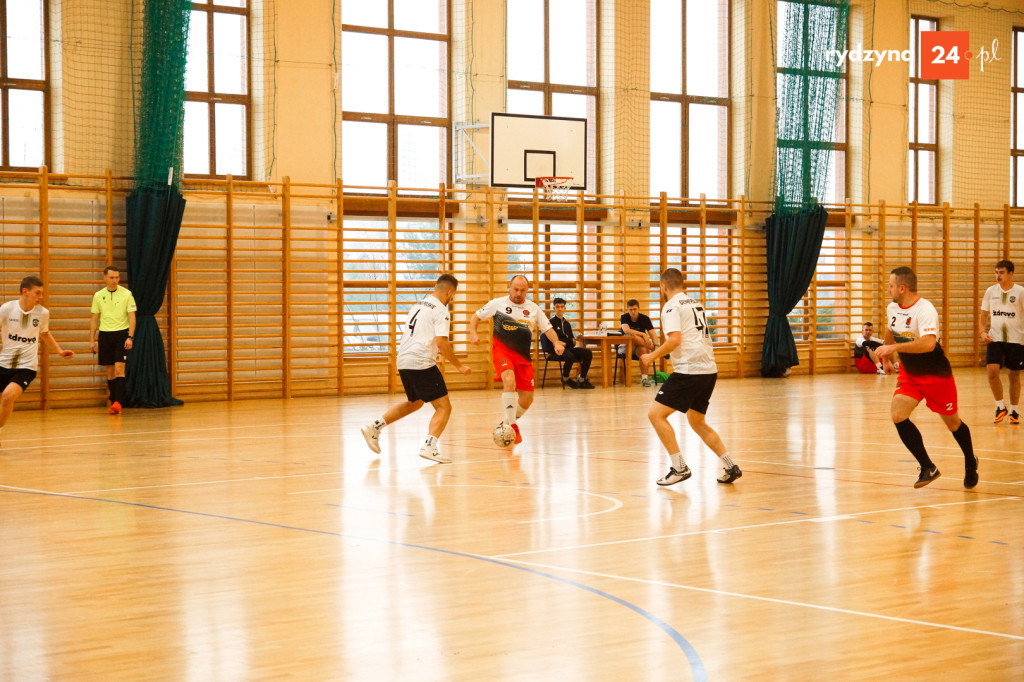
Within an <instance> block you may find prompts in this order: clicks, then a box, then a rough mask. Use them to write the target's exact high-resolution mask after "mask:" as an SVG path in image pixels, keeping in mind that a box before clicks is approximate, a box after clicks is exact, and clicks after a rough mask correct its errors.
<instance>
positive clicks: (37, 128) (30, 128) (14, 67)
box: [0, 0, 50, 170]
mask: <svg viewBox="0 0 1024 682" xmlns="http://www.w3.org/2000/svg"><path fill="white" fill-rule="evenodd" d="M46 16H47V12H46V0H0V139H2V140H3V142H2V147H3V151H2V156H3V158H2V159H0V168H3V169H5V170H17V169H30V168H38V167H39V166H43V165H46V163H47V158H48V157H49V154H48V150H49V146H50V144H49V143H50V139H49V137H50V136H49V126H48V125H47V120H48V119H49V102H48V101H47V100H48V98H47V76H48V74H49V64H48V62H47V55H46V32H47V26H46Z"/></svg>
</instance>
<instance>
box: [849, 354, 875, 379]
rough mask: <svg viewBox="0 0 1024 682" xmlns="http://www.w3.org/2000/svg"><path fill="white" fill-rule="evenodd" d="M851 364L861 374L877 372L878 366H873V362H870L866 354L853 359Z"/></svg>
mask: <svg viewBox="0 0 1024 682" xmlns="http://www.w3.org/2000/svg"><path fill="white" fill-rule="evenodd" d="M853 364H854V365H855V366H856V367H857V370H858V371H860V373H861V374H875V373H877V372H878V367H876V366H875V363H873V362H871V358H869V357H868V356H867V355H862V356H860V357H859V358H856V359H854V361H853Z"/></svg>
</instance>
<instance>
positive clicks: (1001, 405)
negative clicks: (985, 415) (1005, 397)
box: [996, 400, 1006, 410]
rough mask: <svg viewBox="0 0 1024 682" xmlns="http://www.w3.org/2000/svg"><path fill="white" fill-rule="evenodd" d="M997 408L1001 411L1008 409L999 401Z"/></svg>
mask: <svg viewBox="0 0 1024 682" xmlns="http://www.w3.org/2000/svg"><path fill="white" fill-rule="evenodd" d="M996 408H997V409H1000V410H1005V409H1006V405H1004V404H1003V401H1002V400H997V401H996Z"/></svg>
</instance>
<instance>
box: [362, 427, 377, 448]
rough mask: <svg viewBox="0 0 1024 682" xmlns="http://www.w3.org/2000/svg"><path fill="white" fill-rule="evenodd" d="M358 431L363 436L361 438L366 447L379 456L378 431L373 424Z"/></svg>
mask: <svg viewBox="0 0 1024 682" xmlns="http://www.w3.org/2000/svg"><path fill="white" fill-rule="evenodd" d="M360 431H361V432H362V434H363V438H365V439H366V446H367V447H368V448H370V449H371V450H373V451H374V452H376V453H377V454H378V455H379V454H380V429H378V428H377V427H376V426H374V425H373V424H367V425H366V426H364V427H363V428H362V429H360Z"/></svg>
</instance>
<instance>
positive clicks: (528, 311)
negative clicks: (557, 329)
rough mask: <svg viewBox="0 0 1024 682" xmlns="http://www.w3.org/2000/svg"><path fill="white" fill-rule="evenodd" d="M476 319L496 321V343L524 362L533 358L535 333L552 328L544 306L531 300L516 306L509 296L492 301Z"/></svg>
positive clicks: (481, 309)
mask: <svg viewBox="0 0 1024 682" xmlns="http://www.w3.org/2000/svg"><path fill="white" fill-rule="evenodd" d="M476 316H477V317H478V318H480V319H481V320H486V319H488V318H491V317H493V318H494V341H495V342H496V343H499V344H501V345H503V346H505V348H507V349H509V350H510V351H512V352H514V353H516V354H517V355H519V356H520V357H521V358H523V359H524V360H529V359H530V349H531V347H532V346H533V333H534V332H535V331H540V333H541V334H543V333H544V332H546V331H547V330H549V329H551V322H549V321H548V318H547V317H546V316H545V315H544V313H543V312H541V309H540V306H539V305H537V304H536V303H534V302H533V301H530V300H525V301H523V302H522V303H513V302H512V299H510V298H509V297H508V296H502V297H500V298H496V299H494V300H493V301H488V302H487V303H486V304H484V306H483V307H482V308H480V310H478V311H476Z"/></svg>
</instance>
